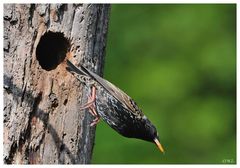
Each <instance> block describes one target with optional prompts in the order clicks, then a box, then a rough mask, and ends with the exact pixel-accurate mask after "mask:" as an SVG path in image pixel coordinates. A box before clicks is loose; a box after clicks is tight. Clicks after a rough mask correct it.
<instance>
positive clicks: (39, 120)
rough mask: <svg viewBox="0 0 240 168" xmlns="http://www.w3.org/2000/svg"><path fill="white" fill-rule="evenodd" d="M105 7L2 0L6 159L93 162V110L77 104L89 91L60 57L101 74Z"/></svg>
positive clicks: (104, 38)
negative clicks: (91, 113) (5, 2)
mask: <svg viewBox="0 0 240 168" xmlns="http://www.w3.org/2000/svg"><path fill="white" fill-rule="evenodd" d="M109 12H110V6H109V5H96V4H95V5H87V4H50V5H49V4H24V5H23V4H5V5H4V121H3V122H4V162H5V163H8V164H16V163H18V164H42V163H44V164H59V163H61V164H73V163H75V164H77V163H90V160H91V155H92V150H93V143H94V136H95V127H90V123H91V121H92V120H93V117H92V116H91V115H90V113H88V112H87V110H83V111H80V110H79V109H80V107H81V105H82V104H83V103H85V102H86V101H87V96H88V95H89V94H90V91H89V89H88V88H85V87H84V86H82V85H81V84H80V83H79V82H78V81H77V80H76V79H75V78H74V77H73V76H72V75H71V74H70V73H69V72H67V71H66V69H65V63H64V60H66V59H67V58H68V59H70V60H71V61H72V62H73V63H74V64H76V65H79V64H84V66H86V67H88V68H89V69H91V70H92V71H94V72H96V73H98V74H100V75H102V69H103V62H104V51H105V44H106V34H107V27H108V19H109ZM49 32H51V33H49ZM56 32H62V33H56ZM47 34H48V36H47ZM45 35H46V36H45ZM44 36H45V40H43V39H44V38H43V37H44ZM41 38H42V39H41ZM40 43H41V44H40Z"/></svg>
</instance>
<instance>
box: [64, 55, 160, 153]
mask: <svg viewBox="0 0 240 168" xmlns="http://www.w3.org/2000/svg"><path fill="white" fill-rule="evenodd" d="M66 69H67V70H68V71H69V72H71V73H72V74H73V75H74V76H75V77H76V78H77V79H78V80H79V81H80V82H81V83H83V84H84V85H86V87H88V88H90V89H91V96H89V98H88V102H87V103H86V104H85V105H83V106H82V107H81V109H86V108H88V109H89V112H90V113H91V114H92V115H93V116H94V117H96V118H95V119H94V120H93V122H92V123H91V126H93V125H95V124H97V123H98V122H99V120H100V118H101V119H102V120H103V121H105V122H106V123H107V124H108V125H109V126H110V127H111V128H113V129H114V130H115V131H117V132H118V133H119V134H121V135H122V136H125V137H129V138H137V139H142V140H145V141H150V142H153V143H155V144H156V145H157V147H158V148H159V150H160V151H161V152H163V153H164V149H163V147H162V145H161V144H160V140H159V136H158V132H157V130H156V127H155V126H154V125H153V124H152V123H151V122H150V121H149V119H148V118H147V117H146V116H145V115H144V114H143V112H142V111H141V109H140V108H139V107H138V106H137V104H136V103H135V102H134V100H133V99H132V98H131V97H129V96H128V95H127V94H126V93H124V92H123V91H122V90H120V89H119V88H118V87H116V86H115V85H113V84H112V83H110V82H109V81H107V80H105V79H103V78H102V77H100V76H98V75H97V74H95V73H93V72H91V71H90V70H88V69H87V68H85V67H83V66H80V68H77V67H76V66H74V65H73V64H72V63H71V62H70V61H69V60H67V67H66Z"/></svg>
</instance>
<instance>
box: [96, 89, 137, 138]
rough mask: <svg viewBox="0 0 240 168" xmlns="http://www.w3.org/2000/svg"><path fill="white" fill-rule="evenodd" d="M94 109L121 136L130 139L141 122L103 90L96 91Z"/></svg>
mask: <svg viewBox="0 0 240 168" xmlns="http://www.w3.org/2000/svg"><path fill="white" fill-rule="evenodd" d="M96 108H97V112H98V114H99V115H100V117H101V118H102V119H103V121H105V122H106V123H107V124H108V125H109V126H110V127H112V128H113V129H115V130H116V131H117V132H118V133H120V134H121V135H123V136H127V137H131V136H132V135H133V132H134V131H135V130H136V129H138V127H140V126H141V124H142V123H141V120H140V119H138V118H136V116H135V115H134V113H132V112H131V111H130V110H128V109H127V108H125V106H123V104H122V103H121V102H120V101H118V100H117V99H116V98H115V97H113V96H112V95H111V94H109V92H107V91H106V90H105V89H103V88H102V89H101V88H100V89H97V92H96Z"/></svg>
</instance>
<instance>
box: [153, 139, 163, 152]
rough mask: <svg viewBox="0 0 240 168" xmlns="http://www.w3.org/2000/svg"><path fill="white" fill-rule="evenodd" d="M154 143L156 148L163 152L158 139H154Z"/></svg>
mask: <svg viewBox="0 0 240 168" xmlns="http://www.w3.org/2000/svg"><path fill="white" fill-rule="evenodd" d="M154 142H155V144H156V145H157V147H158V149H159V150H160V151H161V152H162V153H165V151H164V149H163V147H162V145H161V144H160V142H159V140H158V139H157V138H155V139H154Z"/></svg>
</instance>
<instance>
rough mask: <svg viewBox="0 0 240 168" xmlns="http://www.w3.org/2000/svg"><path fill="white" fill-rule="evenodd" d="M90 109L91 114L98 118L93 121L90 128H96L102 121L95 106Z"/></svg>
mask: <svg viewBox="0 0 240 168" xmlns="http://www.w3.org/2000/svg"><path fill="white" fill-rule="evenodd" d="M89 109H90V113H91V114H94V115H93V116H95V117H96V118H95V119H94V120H93V121H92V123H91V124H90V126H91V127H92V126H94V125H97V123H98V122H99V121H100V116H99V115H98V114H97V112H96V110H95V107H94V105H92V106H90V107H89Z"/></svg>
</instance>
